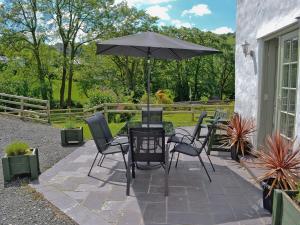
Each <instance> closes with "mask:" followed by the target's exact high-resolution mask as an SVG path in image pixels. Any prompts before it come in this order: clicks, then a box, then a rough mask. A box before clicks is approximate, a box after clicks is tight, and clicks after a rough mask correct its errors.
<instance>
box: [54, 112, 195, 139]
mask: <svg viewBox="0 0 300 225" xmlns="http://www.w3.org/2000/svg"><path fill="white" fill-rule="evenodd" d="M133 120H140V116H139V115H137V116H135V117H134V118H133ZM164 120H165V121H172V122H173V124H174V126H175V127H182V126H194V125H195V123H196V121H192V115H191V114H188V113H181V114H168V115H164ZM52 125H53V126H54V127H58V128H63V127H64V126H65V123H55V124H52ZM124 125H125V122H122V123H110V124H109V127H110V129H111V132H112V134H113V135H114V136H115V135H116V134H117V133H118V131H119V130H120V129H121V127H122V126H124ZM76 126H78V127H83V133H84V139H85V140H90V139H92V136H91V133H90V131H89V128H88V126H87V124H85V123H84V122H76Z"/></svg>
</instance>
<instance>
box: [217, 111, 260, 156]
mask: <svg viewBox="0 0 300 225" xmlns="http://www.w3.org/2000/svg"><path fill="white" fill-rule="evenodd" d="M222 128H223V129H225V130H226V134H225V137H224V138H223V140H224V141H225V143H227V144H228V146H230V147H232V146H235V149H236V151H237V154H239V153H242V155H243V156H244V154H245V151H247V150H249V146H251V144H250V137H251V135H252V133H253V132H254V131H255V125H254V123H253V120H251V119H245V118H243V117H242V116H241V115H240V114H238V113H236V114H234V116H233V117H232V119H231V120H230V121H229V123H228V125H224V126H222Z"/></svg>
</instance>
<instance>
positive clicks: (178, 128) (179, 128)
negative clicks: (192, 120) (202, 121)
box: [176, 127, 191, 135]
mask: <svg viewBox="0 0 300 225" xmlns="http://www.w3.org/2000/svg"><path fill="white" fill-rule="evenodd" d="M176 130H182V131H184V132H186V133H187V134H188V135H191V133H190V132H189V131H188V130H186V129H184V128H181V127H177V128H176Z"/></svg>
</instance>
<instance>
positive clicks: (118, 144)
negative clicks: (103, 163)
mask: <svg viewBox="0 0 300 225" xmlns="http://www.w3.org/2000/svg"><path fill="white" fill-rule="evenodd" d="M126 144H129V143H118V142H115V141H114V140H112V141H111V142H108V143H107V144H106V145H107V146H119V147H120V148H121V151H122V152H123V153H125V151H124V149H123V146H124V145H126Z"/></svg>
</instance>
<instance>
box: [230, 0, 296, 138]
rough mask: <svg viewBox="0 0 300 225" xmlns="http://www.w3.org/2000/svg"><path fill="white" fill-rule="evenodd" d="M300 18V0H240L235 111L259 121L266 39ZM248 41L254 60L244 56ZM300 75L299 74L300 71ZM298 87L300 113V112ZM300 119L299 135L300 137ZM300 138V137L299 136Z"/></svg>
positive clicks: (238, 7) (238, 3)
mask: <svg viewBox="0 0 300 225" xmlns="http://www.w3.org/2000/svg"><path fill="white" fill-rule="evenodd" d="M297 16H300V0H237V28H236V55H235V74H236V80H235V100H236V102H235V111H236V112H239V113H241V114H242V115H243V116H245V117H252V118H254V119H255V121H256V122H257V119H258V116H259V115H258V111H259V110H258V109H259V102H260V101H259V98H260V94H259V92H260V90H259V88H260V86H259V81H260V77H261V76H262V54H263V43H264V40H263V38H264V37H265V36H267V35H270V34H272V33H274V32H277V31H280V30H283V29H284V28H285V27H288V26H289V25H291V24H295V22H296V19H295V17H297ZM245 41H247V42H248V43H249V44H250V49H251V50H254V57H253V58H252V57H250V56H247V57H245V56H244V54H243V49H242V47H241V45H242V44H243V43H244V42H245ZM298 72H299V71H298ZM299 87H300V86H298V99H297V114H298V115H299V113H300V91H299ZM299 120H300V117H299V118H298V121H297V125H296V133H297V134H300V121H299ZM297 136H299V135H297Z"/></svg>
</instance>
